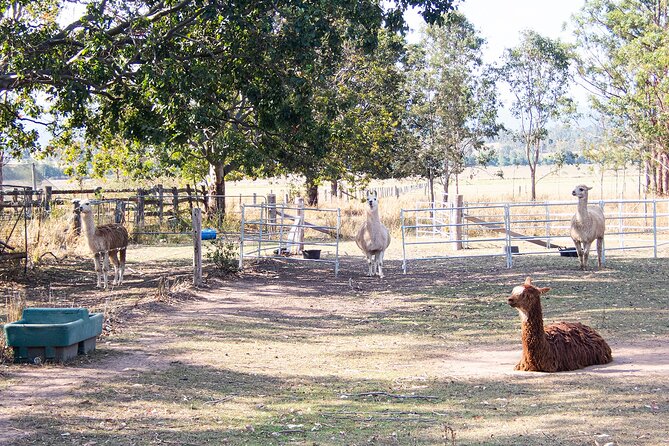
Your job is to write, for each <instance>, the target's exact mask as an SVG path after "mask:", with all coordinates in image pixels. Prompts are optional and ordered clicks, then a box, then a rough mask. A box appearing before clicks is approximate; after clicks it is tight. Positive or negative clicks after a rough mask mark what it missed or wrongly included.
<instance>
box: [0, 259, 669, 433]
mask: <svg viewBox="0 0 669 446" xmlns="http://www.w3.org/2000/svg"><path fill="white" fill-rule="evenodd" d="M149 253H150V252H149V251H146V253H145V254H147V255H148V254H149ZM184 260H185V261H186V262H187V257H186V258H185V259H184ZM564 260H565V259H561V258H559V257H558V258H555V257H535V258H531V259H529V258H523V259H519V264H518V269H517V270H506V269H505V268H504V267H503V266H502V265H500V264H499V263H498V262H495V261H494V260H491V259H484V260H481V261H479V262H476V263H475V264H472V263H471V262H466V261H451V262H448V263H446V264H434V263H428V264H425V265H423V266H422V267H421V268H420V269H416V271H415V272H413V273H412V274H409V275H407V276H403V275H401V274H400V273H399V266H398V264H397V262H395V263H392V262H391V264H390V265H388V277H387V278H386V279H385V280H384V281H380V280H372V279H367V278H365V277H362V275H361V274H358V273H356V272H355V270H356V268H355V266H354V265H353V264H350V263H346V264H345V265H344V268H343V271H342V274H341V276H340V277H338V278H335V277H334V276H333V275H332V273H331V271H327V270H322V269H319V268H317V267H313V266H311V265H303V264H297V265H295V264H288V263H283V262H271V263H264V264H260V265H258V266H257V267H256V268H255V269H253V270H252V271H251V272H247V273H246V274H244V275H242V276H240V277H238V278H237V279H235V280H234V281H232V282H225V283H217V284H216V285H215V286H214V287H213V288H211V289H209V290H208V291H205V292H204V293H203V295H204V296H203V297H204V298H203V299H201V300H195V301H193V300H189V301H188V302H184V301H179V300H176V301H172V304H171V305H170V306H164V307H154V311H153V312H151V313H149V314H146V313H143V312H141V311H140V308H141V307H138V308H137V309H136V310H135V311H137V312H138V315H143V316H141V317H138V316H137V315H136V316H135V317H133V318H129V319H126V321H125V328H124V330H123V331H121V332H120V333H115V334H113V335H112V336H110V337H108V338H106V340H108V341H109V342H111V344H109V345H108V344H106V343H105V342H104V341H103V342H101V343H100V344H99V350H98V352H96V353H95V354H94V355H93V356H92V357H91V358H88V359H85V360H81V361H80V362H78V363H76V364H72V365H70V366H68V367H58V366H47V368H46V369H45V370H44V371H43V372H41V371H40V369H39V368H36V367H30V368H27V369H19V368H16V369H12V370H11V372H12V374H13V375H14V376H13V378H14V379H19V378H20V377H21V374H22V372H23V370H26V371H27V372H34V373H36V375H37V376H39V374H40V373H42V374H43V375H44V376H47V374H48V376H49V377H50V379H52V380H64V381H67V382H69V383H70V388H68V389H69V390H67V391H61V392H60V393H59V392H57V391H56V390H54V391H53V392H55V393H49V396H44V395H43V394H42V393H40V392H33V393H32V395H33V397H32V398H33V399H31V400H30V405H26V404H16V405H10V406H9V407H10V408H11V409H10V411H9V412H8V414H9V415H10V416H11V417H12V423H13V425H12V426H13V427H14V428H15V429H17V431H19V432H26V434H25V435H24V436H22V437H21V438H20V439H17V440H15V441H14V443H13V444H15V445H17V446H19V445H20V446H23V445H31V444H41V445H62V444H114V445H119V446H123V445H128V446H130V445H137V444H141V445H152V444H156V445H158V444H182V445H185V444H193V445H195V444H230V445H263V446H265V445H285V444H297V445H305V446H306V445H313V444H318V445H324V446H326V445H328V446H329V445H331V446H338V445H343V444H346V445H364V444H368V445H397V444H400V445H425V446H427V445H430V446H432V445H453V444H455V445H460V446H463V445H506V446H512V445H518V444H523V445H528V446H535V445H536V446H550V445H558V444H569V445H577V446H592V445H596V444H599V445H604V444H605V443H612V444H614V445H625V444H635V445H640V446H655V445H660V444H663V441H664V437H665V435H666V422H664V421H663V420H665V419H666V417H667V416H668V415H669V405H668V404H667V400H666V397H665V395H666V394H667V391H669V388H667V384H666V382H667V381H666V373H667V368H666V366H667V363H666V360H665V359H666V358H665V359H663V358H662V357H661V356H657V357H655V358H653V355H652V352H653V349H654V348H663V350H662V351H666V347H662V345H663V342H664V341H665V340H666V339H667V336H669V327H668V326H667V325H666V323H665V321H666V320H667V318H668V317H669V314H667V308H669V306H668V305H667V296H668V295H669V294H668V293H667V292H668V290H667V289H666V288H667V287H666V285H665V284H664V282H663V280H662V279H661V278H663V277H666V274H667V273H669V270H668V268H669V264H667V262H666V261H665V260H666V259H658V260H654V259H642V258H640V259H635V260H633V261H631V260H618V261H616V262H614V263H613V264H612V265H610V267H609V268H607V269H606V270H603V271H600V272H597V273H591V274H589V275H588V277H583V276H581V275H578V274H574V272H575V269H574V265H573V264H572V263H570V262H564ZM314 268H315V269H314ZM525 274H529V275H532V276H533V277H535V280H536V282H537V283H539V284H541V285H546V286H552V287H553V290H552V291H551V293H550V294H549V295H547V296H548V297H547V299H546V300H545V303H544V308H545V311H544V313H545V317H546V319H547V321H551V322H554V321H558V320H561V319H562V318H564V317H568V318H570V319H572V320H579V321H582V322H584V323H587V324H588V325H591V326H593V327H594V328H596V329H597V330H598V331H600V333H602V335H603V336H604V337H605V338H606V339H607V340H608V341H609V342H610V343H611V345H612V347H613V350H614V357H615V358H616V362H615V363H614V364H611V365H608V366H603V367H596V368H591V369H587V370H581V371H577V372H570V373H560V374H553V375H550V374H537V373H522V372H514V371H513V365H514V363H515V361H516V360H517V359H518V357H519V355H520V346H519V339H520V334H519V328H518V316H517V314H516V312H515V311H514V310H513V309H512V308H510V307H508V305H507V304H506V302H505V296H506V295H507V294H508V292H509V291H510V289H511V287H512V286H514V285H516V284H517V283H520V282H521V281H522V280H523V278H524V275H525ZM158 277H162V276H161V275H159V276H158ZM158 283H160V281H159V282H158ZM162 283H163V284H164V283H165V282H162ZM156 289H157V290H161V289H162V290H164V289H165V287H162V288H161V287H158V288H156ZM73 291H74V290H73ZM80 293H81V292H80ZM117 298H118V299H119V300H125V299H126V298H125V297H123V295H118V297H117ZM132 299H134V297H133V298H132ZM126 316H127V314H126ZM644 355H645V356H644ZM658 355H659V353H658ZM642 357H643V358H645V359H642ZM75 376H78V377H79V379H74V378H73V377H75ZM44 392H47V390H44ZM4 396H5V398H7V397H11V393H5V394H4ZM10 401H11V400H10Z"/></svg>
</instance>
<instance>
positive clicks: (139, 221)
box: [135, 189, 144, 243]
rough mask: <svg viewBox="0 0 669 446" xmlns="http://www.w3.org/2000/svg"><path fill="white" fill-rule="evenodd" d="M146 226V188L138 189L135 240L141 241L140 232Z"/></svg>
mask: <svg viewBox="0 0 669 446" xmlns="http://www.w3.org/2000/svg"><path fill="white" fill-rule="evenodd" d="M143 226H144V189H137V210H136V211H135V241H136V242H138V243H139V232H141V230H142V227H143Z"/></svg>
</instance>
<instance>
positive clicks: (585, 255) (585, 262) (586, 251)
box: [581, 242, 592, 271]
mask: <svg viewBox="0 0 669 446" xmlns="http://www.w3.org/2000/svg"><path fill="white" fill-rule="evenodd" d="M590 246H592V242H590V243H583V265H582V266H581V269H583V271H585V270H586V269H588V257H589V256H590Z"/></svg>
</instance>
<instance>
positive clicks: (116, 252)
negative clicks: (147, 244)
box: [79, 200, 128, 289]
mask: <svg viewBox="0 0 669 446" xmlns="http://www.w3.org/2000/svg"><path fill="white" fill-rule="evenodd" d="M79 213H80V214H81V226H82V231H83V233H84V235H85V237H86V241H87V242H88V247H89V248H90V250H91V252H92V253H93V256H94V259H95V272H96V273H97V285H96V286H97V287H98V288H100V286H103V288H104V289H107V273H108V272H109V259H110V258H111V262H112V263H113V264H114V281H113V282H112V284H113V285H120V284H121V283H122V282H123V272H124V271H125V250H126V248H127V247H128V231H127V230H126V229H125V228H124V227H123V225H120V224H113V223H112V224H108V225H101V226H98V227H95V222H94V221H93V208H92V207H91V204H90V202H89V201H88V200H86V201H82V202H81V203H80V205H79Z"/></svg>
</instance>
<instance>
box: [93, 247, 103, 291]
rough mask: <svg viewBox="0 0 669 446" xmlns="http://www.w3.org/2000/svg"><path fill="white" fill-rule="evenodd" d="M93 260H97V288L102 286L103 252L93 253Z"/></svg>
mask: <svg viewBox="0 0 669 446" xmlns="http://www.w3.org/2000/svg"><path fill="white" fill-rule="evenodd" d="M93 260H94V261H95V275H96V277H97V280H98V281H97V284H96V285H95V287H96V288H100V286H102V271H101V270H102V261H101V260H102V254H100V253H95V254H93Z"/></svg>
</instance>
